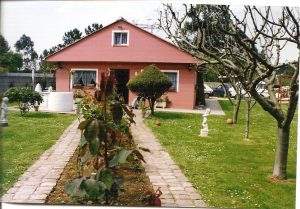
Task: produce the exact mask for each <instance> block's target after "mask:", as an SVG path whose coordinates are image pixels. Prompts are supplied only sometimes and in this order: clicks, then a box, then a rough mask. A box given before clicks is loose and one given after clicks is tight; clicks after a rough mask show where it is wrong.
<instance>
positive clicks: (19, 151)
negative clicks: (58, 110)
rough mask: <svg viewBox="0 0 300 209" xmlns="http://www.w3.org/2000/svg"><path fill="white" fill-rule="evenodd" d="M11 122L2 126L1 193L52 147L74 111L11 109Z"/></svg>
mask: <svg viewBox="0 0 300 209" xmlns="http://www.w3.org/2000/svg"><path fill="white" fill-rule="evenodd" d="M8 119H9V120H8V122H9V126H8V127H5V128H3V129H2V134H1V135H0V142H1V152H0V159H1V170H2V174H1V178H0V184H1V186H2V188H1V189H0V195H2V194H3V193H4V192H5V191H7V190H8V189H9V188H10V187H11V186H12V185H13V184H14V183H15V182H16V181H17V179H18V178H19V177H20V175H22V174H23V173H24V172H25V171H26V169H27V168H28V167H29V166H30V165H31V164H32V163H33V162H34V161H36V160H37V159H38V158H39V156H40V155H41V154H42V153H43V152H44V151H45V150H47V149H48V148H50V147H51V146H52V145H53V144H54V143H55V142H56V140H57V139H58V138H59V136H60V135H61V134H62V133H63V131H64V129H65V128H66V127H68V125H70V124H71V122H72V121H73V120H74V119H75V116H74V115H62V114H54V113H42V112H29V113H27V114H26V115H25V116H24V117H21V116H20V113H19V112H17V111H10V112H9V116H8Z"/></svg>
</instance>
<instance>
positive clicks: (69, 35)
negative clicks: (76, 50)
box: [63, 28, 82, 45]
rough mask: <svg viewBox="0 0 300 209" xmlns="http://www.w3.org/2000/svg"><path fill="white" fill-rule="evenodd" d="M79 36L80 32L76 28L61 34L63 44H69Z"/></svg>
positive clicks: (79, 37) (80, 35)
mask: <svg viewBox="0 0 300 209" xmlns="http://www.w3.org/2000/svg"><path fill="white" fill-rule="evenodd" d="M81 37H82V33H81V32H80V31H79V30H78V29H77V28H74V29H72V30H70V31H67V32H65V34H64V36H63V42H64V45H70V44H72V43H74V42H75V41H77V40H79V39H81Z"/></svg>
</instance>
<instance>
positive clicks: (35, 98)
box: [4, 87, 43, 115]
mask: <svg viewBox="0 0 300 209" xmlns="http://www.w3.org/2000/svg"><path fill="white" fill-rule="evenodd" d="M4 96H6V97H8V99H9V101H10V102H17V103H18V107H19V109H20V112H21V115H24V114H25V113H26V112H28V111H29V110H30V108H31V107H34V108H35V109H36V107H37V106H39V105H40V104H41V103H42V102H43V98H42V96H41V95H40V94H39V93H38V92H36V91H34V90H32V89H31V88H27V87H12V88H9V89H8V90H7V91H6V92H5V93H4Z"/></svg>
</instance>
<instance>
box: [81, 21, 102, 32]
mask: <svg viewBox="0 0 300 209" xmlns="http://www.w3.org/2000/svg"><path fill="white" fill-rule="evenodd" d="M101 28H103V26H102V24H98V23H93V24H91V25H89V26H87V27H86V28H85V29H84V32H85V34H86V35H89V34H91V33H94V32H96V31H97V30H100V29H101Z"/></svg>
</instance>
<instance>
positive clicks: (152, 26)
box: [132, 18, 158, 33]
mask: <svg viewBox="0 0 300 209" xmlns="http://www.w3.org/2000/svg"><path fill="white" fill-rule="evenodd" d="M132 22H133V24H134V25H136V26H138V27H139V28H142V29H144V30H147V31H149V32H151V33H153V31H154V30H155V29H158V25H157V24H156V23H153V20H152V19H150V18H149V19H147V22H148V23H147V24H145V23H137V22H135V21H134V20H133V21H132Z"/></svg>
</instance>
